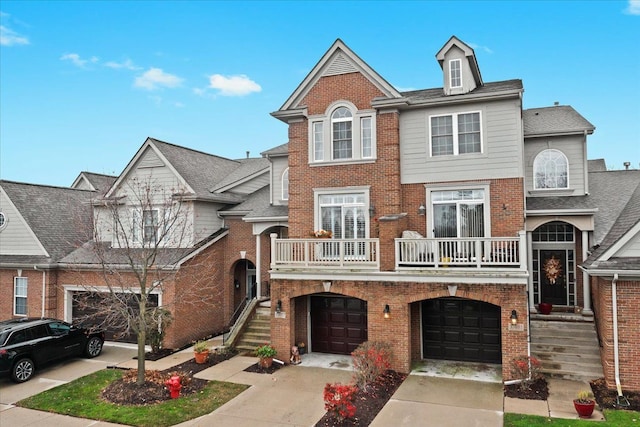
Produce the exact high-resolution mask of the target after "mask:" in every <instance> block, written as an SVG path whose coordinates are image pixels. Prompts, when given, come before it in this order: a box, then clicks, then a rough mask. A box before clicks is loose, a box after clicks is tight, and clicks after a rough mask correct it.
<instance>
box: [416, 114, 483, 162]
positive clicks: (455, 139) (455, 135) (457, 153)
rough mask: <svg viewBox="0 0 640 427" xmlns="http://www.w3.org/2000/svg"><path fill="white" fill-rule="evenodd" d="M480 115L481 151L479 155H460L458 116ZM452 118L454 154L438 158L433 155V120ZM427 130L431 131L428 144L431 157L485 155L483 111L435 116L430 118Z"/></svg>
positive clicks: (445, 155)
mask: <svg viewBox="0 0 640 427" xmlns="http://www.w3.org/2000/svg"><path fill="white" fill-rule="evenodd" d="M474 113H478V121H479V123H480V151H479V152H477V153H462V154H460V149H459V147H458V116H460V115H463V114H474ZM447 116H451V127H452V131H453V154H442V155H438V156H434V155H433V135H432V134H431V119H432V118H435V117H447ZM427 129H428V131H429V138H428V141H427V144H428V145H429V157H433V158H440V157H450V156H473V155H480V154H483V153H484V129H483V126H482V111H481V110H474V111H460V112H456V113H448V114H434V115H431V116H429V118H428V120H427Z"/></svg>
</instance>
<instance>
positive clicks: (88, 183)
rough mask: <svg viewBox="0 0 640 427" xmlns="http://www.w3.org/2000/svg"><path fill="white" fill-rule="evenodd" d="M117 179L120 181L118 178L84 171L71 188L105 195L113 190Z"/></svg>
mask: <svg viewBox="0 0 640 427" xmlns="http://www.w3.org/2000/svg"><path fill="white" fill-rule="evenodd" d="M116 179H118V177H117V176H111V175H104V174H99V173H93V172H86V171H84V172H80V175H78V177H77V178H76V179H75V181H73V184H71V188H77V189H79V190H91V191H99V192H102V194H104V193H106V192H107V191H108V190H109V189H110V188H111V186H112V185H113V183H114V182H116Z"/></svg>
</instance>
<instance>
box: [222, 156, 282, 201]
mask: <svg viewBox="0 0 640 427" xmlns="http://www.w3.org/2000/svg"><path fill="white" fill-rule="evenodd" d="M239 162H240V165H239V166H238V167H236V169H234V170H233V171H232V172H231V173H230V174H228V175H227V176H226V177H225V178H224V179H223V180H222V181H220V182H218V183H217V184H216V185H214V186H213V187H212V188H211V191H212V192H214V193H220V192H223V191H232V190H233V187H235V186H237V185H240V184H243V183H245V182H247V181H250V180H251V179H253V178H256V177H258V176H260V175H262V174H265V173H268V172H269V166H270V164H271V163H270V162H269V160H268V159H266V158H263V157H259V158H254V159H243V160H239Z"/></svg>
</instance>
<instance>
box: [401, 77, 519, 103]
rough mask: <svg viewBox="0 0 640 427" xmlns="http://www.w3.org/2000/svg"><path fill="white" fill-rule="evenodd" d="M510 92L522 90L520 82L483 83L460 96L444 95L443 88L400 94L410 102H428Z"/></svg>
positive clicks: (515, 80) (516, 80)
mask: <svg viewBox="0 0 640 427" xmlns="http://www.w3.org/2000/svg"><path fill="white" fill-rule="evenodd" d="M512 90H522V80H519V79H514V80H504V81H499V82H489V83H485V84H484V85H483V86H480V87H478V88H476V89H475V90H473V91H471V92H469V93H466V94H461V95H445V94H444V89H443V88H441V87H440V88H433V89H422V90H412V91H408V92H401V95H402V96H403V97H405V98H407V99H408V100H409V103H411V102H420V101H429V100H436V99H438V98H442V99H451V100H454V99H463V98H468V97H471V96H476V95H483V94H491V93H495V92H504V91H512Z"/></svg>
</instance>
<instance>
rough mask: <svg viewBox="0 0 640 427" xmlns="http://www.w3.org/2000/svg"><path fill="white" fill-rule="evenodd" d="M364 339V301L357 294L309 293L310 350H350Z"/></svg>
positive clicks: (365, 308) (365, 317)
mask: <svg viewBox="0 0 640 427" xmlns="http://www.w3.org/2000/svg"><path fill="white" fill-rule="evenodd" d="M366 340H367V302H366V301H362V300H360V299H357V298H343V297H332V296H314V297H311V350H312V351H317V352H320V353H332V354H350V353H351V352H352V351H353V350H355V349H356V348H357V347H358V346H359V345H360V344H362V343H363V342H365V341H366Z"/></svg>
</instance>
